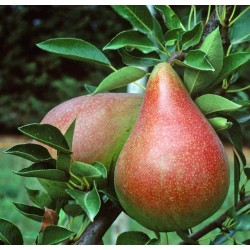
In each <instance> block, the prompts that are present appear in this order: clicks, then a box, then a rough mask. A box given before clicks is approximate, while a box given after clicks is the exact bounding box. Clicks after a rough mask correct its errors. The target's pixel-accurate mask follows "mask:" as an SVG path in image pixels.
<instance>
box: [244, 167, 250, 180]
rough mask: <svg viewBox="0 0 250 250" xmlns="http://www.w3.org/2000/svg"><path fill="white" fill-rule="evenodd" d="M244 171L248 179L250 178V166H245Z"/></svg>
mask: <svg viewBox="0 0 250 250" xmlns="http://www.w3.org/2000/svg"><path fill="white" fill-rule="evenodd" d="M244 173H245V175H246V177H247V179H248V180H250V168H244Z"/></svg>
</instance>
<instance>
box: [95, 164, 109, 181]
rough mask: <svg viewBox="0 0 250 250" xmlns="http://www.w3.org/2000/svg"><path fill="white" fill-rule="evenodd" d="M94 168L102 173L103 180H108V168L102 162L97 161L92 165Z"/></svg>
mask: <svg viewBox="0 0 250 250" xmlns="http://www.w3.org/2000/svg"><path fill="white" fill-rule="evenodd" d="M92 166H93V167H95V168H96V169H97V170H98V171H99V172H100V173H101V176H102V178H104V179H106V178H107V176H108V173H107V168H106V167H105V166H104V165H103V164H102V163H101V162H98V161H95V162H93V163H92Z"/></svg>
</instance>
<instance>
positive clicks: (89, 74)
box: [0, 6, 250, 244]
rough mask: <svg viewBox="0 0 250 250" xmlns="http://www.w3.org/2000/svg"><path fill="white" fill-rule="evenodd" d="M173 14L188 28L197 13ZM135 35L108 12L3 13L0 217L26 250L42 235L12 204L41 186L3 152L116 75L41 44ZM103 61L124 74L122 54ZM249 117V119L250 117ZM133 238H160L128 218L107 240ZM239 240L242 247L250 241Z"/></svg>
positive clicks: (27, 9) (16, 9)
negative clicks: (24, 128)
mask: <svg viewBox="0 0 250 250" xmlns="http://www.w3.org/2000/svg"><path fill="white" fill-rule="evenodd" d="M173 8H174V10H175V11H176V12H177V13H178V14H179V16H180V17H181V19H182V20H187V16H188V11H189V10H190V6H174V7H173ZM239 10H240V8H238V9H237V11H239ZM206 11H207V7H204V6H198V8H197V13H198V15H201V14H202V13H204V15H206ZM130 28H131V26H130V24H129V23H128V22H126V21H124V20H123V19H122V18H121V17H120V16H118V15H117V14H116V13H115V12H114V11H113V10H112V8H111V7H109V6H0V39H1V47H0V57H1V60H0V69H1V70H0V107H1V108H0V167H1V175H0V217H1V218H5V219H8V220H10V221H12V222H14V223H15V224H17V226H18V227H19V228H20V229H21V230H22V231H23V232H24V237H25V243H26V244H31V243H33V242H34V238H35V237H36V234H32V232H34V231H36V232H38V231H39V228H40V225H39V223H37V222H34V221H32V220H30V219H27V218H26V217H24V216H23V215H21V214H20V213H19V212H17V210H16V209H15V207H14V205H13V204H12V201H15V202H20V203H26V204H31V203H30V201H29V199H28V196H27V195H26V193H25V186H27V187H29V188H33V189H35V188H38V187H40V184H39V183H38V182H37V181H36V180H35V179H32V178H30V179H29V178H22V177H19V176H17V175H15V174H13V173H12V172H13V171H15V170H20V169H21V168H23V167H26V166H27V164H28V162H27V161H25V160H22V159H20V158H18V157H14V156H10V155H5V154H4V153H3V152H2V151H3V149H5V148H7V147H10V146H12V145H14V144H16V143H17V141H16V140H15V138H16V137H14V139H13V134H18V130H17V127H18V126H21V125H24V124H27V123H31V122H39V121H40V120H41V119H42V117H43V116H44V115H45V114H46V113H47V112H48V111H49V110H50V109H51V108H52V107H54V106H56V105H57V104H59V103H61V102H62V101H64V100H67V99H70V98H73V97H75V96H79V95H82V94H85V93H86V92H85V89H84V84H91V85H98V84H99V82H100V81H101V80H102V79H103V78H104V77H105V76H107V75H108V74H109V73H110V71H109V70H108V69H106V68H103V67H100V66H96V65H91V64H87V63H86V64H85V63H81V62H75V61H71V60H68V59H63V58H60V57H56V56H54V55H51V54H49V53H46V52H44V51H41V50H40V49H39V48H37V47H36V44H37V43H39V42H42V41H45V40H47V39H50V38H57V37H75V38H81V39H84V40H86V41H88V42H90V43H92V44H94V45H95V46H96V47H98V48H99V49H102V48H103V47H104V46H105V45H106V44H107V43H108V42H109V41H110V40H111V38H113V37H114V36H115V35H116V34H117V33H119V32H120V31H122V30H125V29H130ZM242 46H243V47H239V48H238V50H246V48H245V47H244V46H246V45H242ZM104 53H105V54H106V55H107V57H108V58H109V59H110V61H111V62H112V64H114V65H116V66H117V67H118V68H119V66H122V61H121V58H120V56H119V55H118V53H117V52H112V51H105V52H104ZM249 68H250V63H249V64H248V65H245V66H244V68H243V69H242V70H241V71H242V72H241V74H240V78H239V79H238V85H239V87H240V85H241V83H244V84H245V82H246V79H247V80H248V78H249ZM248 81H249V80H248ZM119 91H121V90H119ZM124 91H125V89H124ZM229 97H230V96H229ZM234 98H235V97H234ZM236 99H238V100H249V91H246V92H244V93H243V92H239V93H238V94H237V96H236ZM246 112H248V110H247V111H246ZM244 117H245V119H246V115H245V114H244ZM248 119H249V120H250V116H249V118H248ZM249 126H250V125H249V122H248V123H245V126H244V127H243V129H244V130H243V131H244V144H245V145H246V146H249V139H250V133H249ZM6 135H8V136H7V137H6ZM12 140H13V141H12ZM247 157H249V156H248V155H247ZM231 172H232V171H231ZM232 191H233V186H231V188H230V192H229V195H228V198H227V200H226V201H225V203H224V205H223V207H222V208H221V210H220V211H218V212H217V213H216V214H215V215H214V216H213V217H212V218H214V217H216V216H218V215H219V214H221V212H223V211H225V209H226V208H228V206H229V205H230V204H232ZM206 223H207V221H205V222H204V223H203V224H202V225H204V224H206ZM202 225H199V226H198V227H197V228H199V227H201V226H202ZM127 230H143V231H145V232H148V233H149V235H150V236H152V237H153V236H154V234H153V232H151V231H149V230H146V229H145V228H143V227H141V226H140V225H139V224H138V223H136V222H135V221H133V220H131V219H128V218H127V217H126V216H123V217H120V218H119V220H118V221H117V222H116V223H115V224H114V225H113V227H112V228H111V229H110V230H109V231H108V232H107V234H106V235H105V237H104V242H105V243H107V244H111V243H112V244H114V243H115V240H116V237H117V234H118V233H120V232H122V231H127ZM214 233H216V232H213V233H212V234H214ZM169 237H170V243H171V244H175V243H177V242H178V241H179V240H180V239H179V237H178V236H176V234H175V233H170V234H169ZM237 237H239V240H241V238H242V237H243V238H245V237H246V235H244V234H239V235H238V236H237ZM237 239H238V238H237ZM204 243H209V240H207V241H204Z"/></svg>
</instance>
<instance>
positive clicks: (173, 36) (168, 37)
mask: <svg viewBox="0 0 250 250" xmlns="http://www.w3.org/2000/svg"><path fill="white" fill-rule="evenodd" d="M182 31H183V30H182V29H181V28H176V29H171V30H168V31H167V33H166V34H165V37H164V40H165V41H166V42H165V46H172V45H174V44H175V42H176V41H177V40H178V39H180V37H181V34H182Z"/></svg>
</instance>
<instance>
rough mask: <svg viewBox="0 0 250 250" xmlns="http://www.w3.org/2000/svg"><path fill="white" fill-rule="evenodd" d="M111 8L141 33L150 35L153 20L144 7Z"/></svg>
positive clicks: (119, 6) (123, 6)
mask: <svg viewBox="0 0 250 250" xmlns="http://www.w3.org/2000/svg"><path fill="white" fill-rule="evenodd" d="M112 8H113V9H114V10H115V11H116V12H117V13H118V14H119V15H120V16H122V17H123V18H125V19H126V20H128V21H129V22H130V23H131V25H132V26H133V27H134V28H135V29H137V30H138V31H140V32H142V33H146V34H147V33H150V32H151V31H152V29H153V19H152V16H151V14H150V11H149V10H148V8H147V7H146V5H140V6H137V5H113V6H112Z"/></svg>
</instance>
